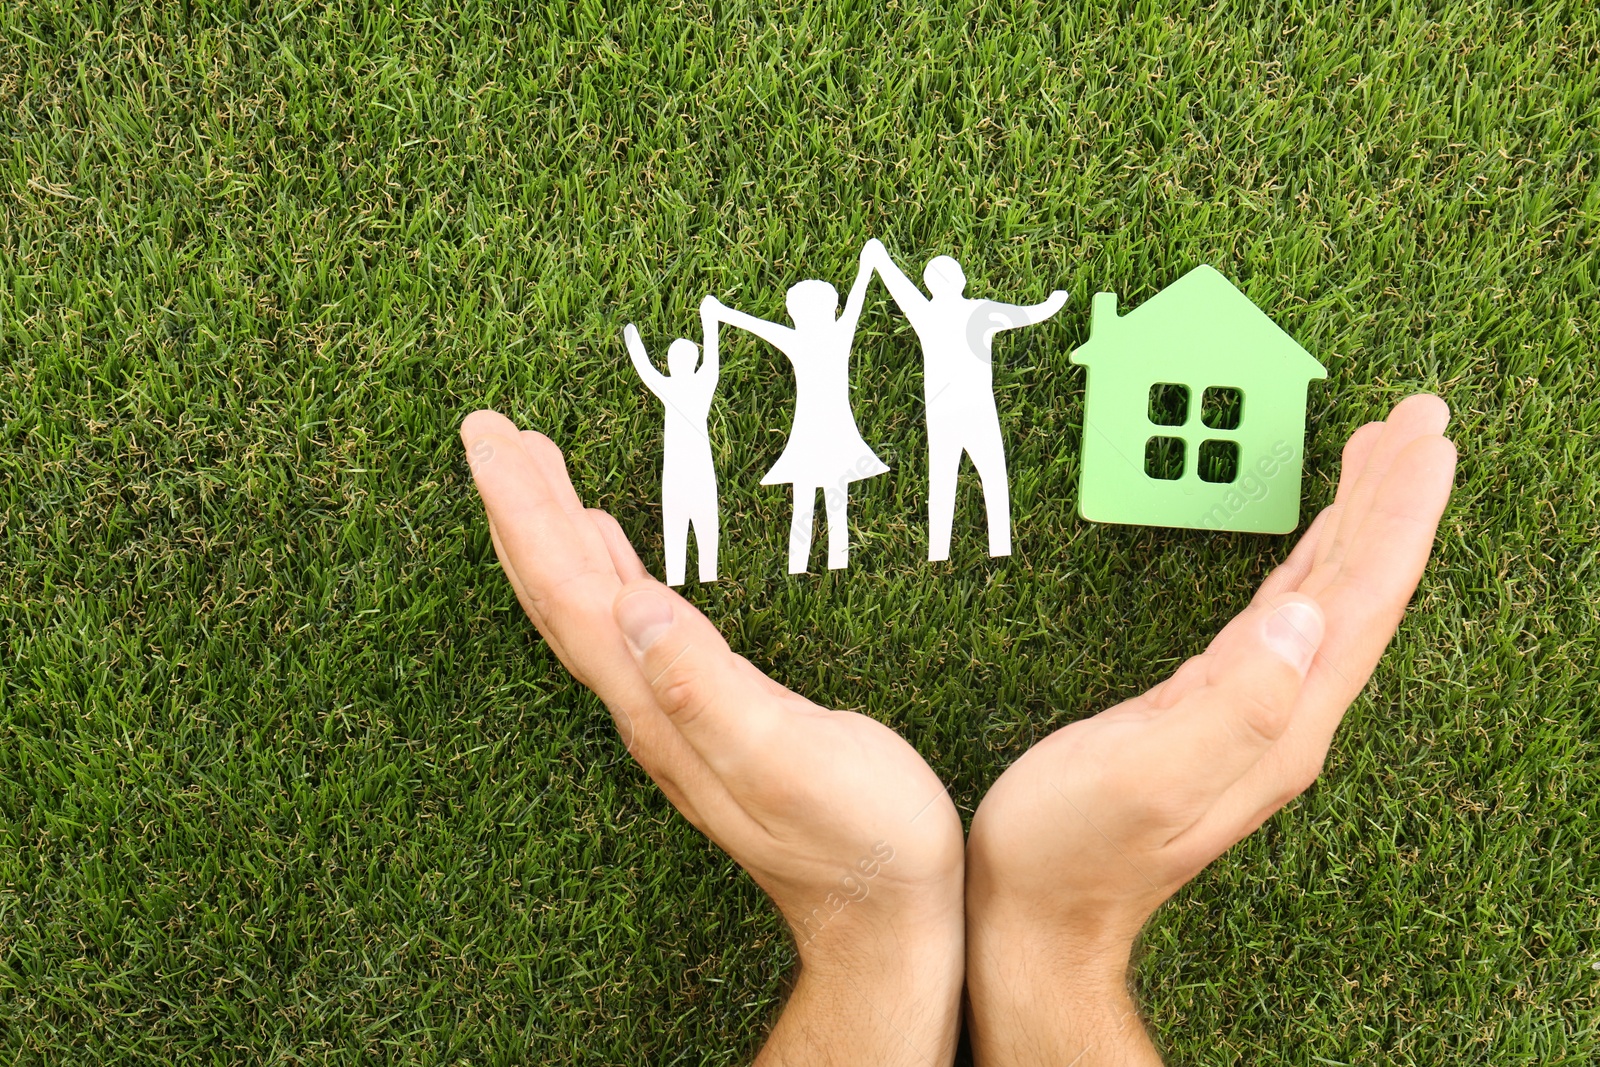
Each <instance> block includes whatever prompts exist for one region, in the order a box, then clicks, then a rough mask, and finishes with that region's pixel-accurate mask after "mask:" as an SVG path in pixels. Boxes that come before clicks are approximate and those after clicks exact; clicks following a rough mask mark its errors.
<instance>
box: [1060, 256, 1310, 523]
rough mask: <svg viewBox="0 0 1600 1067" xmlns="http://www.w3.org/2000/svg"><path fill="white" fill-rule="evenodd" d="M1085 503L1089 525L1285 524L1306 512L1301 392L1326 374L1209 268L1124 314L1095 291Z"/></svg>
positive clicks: (1087, 354) (1088, 347)
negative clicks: (1302, 487)
mask: <svg viewBox="0 0 1600 1067" xmlns="http://www.w3.org/2000/svg"><path fill="white" fill-rule="evenodd" d="M1072 362H1074V363H1077V364H1080V365H1082V366H1084V367H1087V368H1088V377H1089V382H1088V390H1087V393H1086V395H1085V398H1084V427H1083V452H1082V455H1081V457H1080V464H1081V474H1080V477H1079V489H1078V511H1079V513H1080V514H1081V515H1082V516H1083V517H1084V518H1086V519H1089V520H1091V521H1093V522H1116V523H1131V524H1134V525H1140V526H1176V527H1184V528H1192V529H1208V530H1240V531H1245V532H1248V533H1275V534H1277V533H1289V532H1290V531H1291V530H1293V529H1294V528H1295V526H1296V525H1298V523H1299V521H1300V468H1301V462H1302V459H1303V455H1302V453H1303V451H1304V447H1305V426H1306V389H1307V384H1308V383H1309V382H1310V381H1311V379H1313V378H1326V377H1327V376H1328V374H1327V371H1326V370H1325V369H1324V368H1323V366H1322V364H1320V363H1318V362H1317V361H1316V360H1315V359H1313V358H1312V357H1311V355H1310V353H1308V352H1307V351H1306V350H1305V349H1303V348H1301V347H1300V346H1299V345H1298V344H1296V343H1295V342H1294V339H1293V338H1291V337H1290V336H1289V335H1288V334H1286V333H1284V332H1283V331H1282V330H1281V329H1279V328H1278V326H1277V324H1276V323H1274V322H1273V321H1272V320H1271V319H1269V318H1267V316H1266V315H1264V314H1263V313H1262V312H1261V310H1260V309H1259V308H1257V307H1256V306H1255V305H1254V304H1252V303H1251V302H1250V300H1249V299H1248V298H1247V297H1246V296H1245V295H1244V294H1243V293H1241V292H1239V290H1238V289H1235V288H1234V287H1233V285H1232V284H1230V283H1229V281H1228V280H1227V279H1226V278H1224V277H1223V276H1222V275H1221V274H1219V273H1218V272H1217V271H1216V270H1214V269H1213V268H1211V267H1205V266H1202V267H1196V268H1195V269H1194V270H1192V271H1190V272H1189V273H1188V274H1185V275H1184V276H1183V277H1182V278H1179V279H1178V280H1177V281H1176V282H1174V283H1173V284H1172V285H1170V286H1168V287H1167V288H1166V289H1163V290H1162V291H1161V292H1159V293H1157V294H1156V295H1155V296H1153V297H1151V298H1150V299H1149V300H1146V301H1145V302H1144V303H1143V304H1141V305H1139V307H1138V308H1136V309H1135V310H1133V311H1131V312H1129V313H1128V314H1127V315H1118V314H1117V298H1116V295H1115V294H1114V293H1099V294H1097V295H1096V296H1095V298H1094V304H1093V307H1092V310H1091V313H1090V319H1089V339H1088V340H1087V341H1085V342H1084V343H1083V344H1082V345H1080V346H1078V348H1077V349H1076V350H1074V352H1073V353H1072Z"/></svg>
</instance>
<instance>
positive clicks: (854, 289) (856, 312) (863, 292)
mask: <svg viewBox="0 0 1600 1067" xmlns="http://www.w3.org/2000/svg"><path fill="white" fill-rule="evenodd" d="M870 247H871V242H868V247H866V248H862V249H861V260H860V265H859V266H857V267H856V281H855V284H854V285H852V286H851V287H850V295H849V296H847V297H846V298H845V301H844V313H843V314H842V315H840V316H839V325H841V326H843V327H844V328H845V330H846V332H848V333H850V334H852V335H853V334H854V333H855V332H856V323H858V322H860V321H861V307H862V305H863V304H865V303H866V302H867V286H868V284H870V283H871V281H872V266H873V265H872V255H871V253H870V252H869V250H868V249H869V248H870ZM879 247H880V248H881V247H882V245H879Z"/></svg>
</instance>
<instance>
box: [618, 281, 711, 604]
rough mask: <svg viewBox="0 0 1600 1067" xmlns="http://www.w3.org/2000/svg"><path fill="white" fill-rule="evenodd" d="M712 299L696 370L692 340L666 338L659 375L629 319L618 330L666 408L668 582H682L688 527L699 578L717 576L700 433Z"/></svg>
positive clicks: (704, 304)
mask: <svg viewBox="0 0 1600 1067" xmlns="http://www.w3.org/2000/svg"><path fill="white" fill-rule="evenodd" d="M712 303H713V300H712V298H711V297H709V296H708V297H706V298H705V300H703V301H701V302H700V324H701V327H702V329H703V331H704V338H705V359H704V361H703V362H700V368H699V369H698V370H696V369H695V363H696V362H697V361H698V360H699V356H700V353H699V351H698V349H697V348H696V347H695V343H694V342H693V341H690V340H688V339H687V338H683V337H680V338H678V339H677V340H676V341H674V342H672V345H671V346H670V347H669V348H668V349H667V370H668V372H669V373H667V374H662V373H661V372H660V371H658V370H656V369H655V367H654V366H653V365H652V364H651V363H650V356H649V354H648V353H647V352H645V350H644V343H643V342H642V341H640V340H639V331H638V330H637V329H636V328H635V327H634V325H633V323H631V322H630V323H628V325H627V326H625V327H624V328H623V331H622V336H623V337H624V338H625V339H626V340H627V342H628V356H629V357H630V358H631V359H632V360H633V367H634V369H635V370H637V371H638V372H639V377H640V378H642V379H644V384H645V385H646V386H648V387H649V389H650V391H651V392H652V393H654V394H655V395H656V396H658V397H660V398H661V402H662V403H663V404H665V405H666V407H667V432H666V445H665V446H664V448H663V451H662V459H661V518H662V522H663V526H664V529H663V534H664V537H665V540H666V552H667V584H668V585H682V584H683V580H684V579H683V576H684V570H685V568H686V567H687V565H688V555H689V527H690V526H691V525H692V526H693V527H694V544H695V549H696V550H697V553H698V555H699V557H700V580H701V581H702V582H714V581H716V580H717V528H718V519H717V471H716V467H715V465H714V464H713V463H712V460H711V436H710V435H709V434H708V433H707V432H706V419H707V417H708V416H709V415H710V414H711V397H712V395H713V394H714V393H715V392H716V391H717V374H718V360H717V320H716V319H715V318H714V317H713V316H712V315H711V304H712Z"/></svg>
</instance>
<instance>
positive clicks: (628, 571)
mask: <svg viewBox="0 0 1600 1067" xmlns="http://www.w3.org/2000/svg"><path fill="white" fill-rule="evenodd" d="M588 515H589V519H590V521H591V522H593V523H594V524H595V526H596V528H598V529H599V531H600V538H601V540H603V541H605V543H606V551H608V552H610V553H611V565H612V566H613V567H615V568H616V569H617V577H619V578H621V579H622V581H623V583H624V584H626V583H628V582H637V581H640V580H641V579H644V578H648V577H650V572H649V571H647V570H645V566H644V563H643V562H642V561H641V560H640V559H639V554H638V553H637V552H635V551H634V550H633V544H632V542H630V541H629V540H628V535H627V534H625V533H623V532H622V524H621V523H619V522H617V520H616V519H614V518H613V517H612V516H611V514H610V513H609V512H606V511H601V510H600V509H599V508H589V509H588Z"/></svg>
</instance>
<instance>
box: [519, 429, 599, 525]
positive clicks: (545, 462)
mask: <svg viewBox="0 0 1600 1067" xmlns="http://www.w3.org/2000/svg"><path fill="white" fill-rule="evenodd" d="M517 438H518V440H520V441H521V442H522V450H523V451H524V452H526V453H528V458H529V459H531V460H532V461H533V465H534V467H535V468H537V469H538V471H539V473H540V474H542V475H544V480H545V482H546V484H548V485H549V486H550V492H551V494H552V495H553V496H554V497H555V500H556V503H558V504H560V505H561V506H562V507H563V508H565V509H566V510H567V511H568V512H569V513H572V512H578V511H582V510H583V503H582V502H581V501H580V500H579V499H578V491H577V490H576V489H574V488H573V487H572V475H571V474H570V473H568V471H567V461H566V457H565V456H563V455H562V454H561V449H560V447H559V446H557V445H556V443H555V442H554V441H552V440H550V438H548V437H546V436H545V435H544V434H542V433H540V432H539V431H538V430H523V431H522V432H521V433H519V434H518V435H517Z"/></svg>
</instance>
